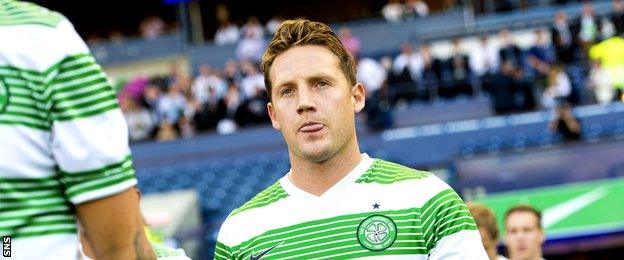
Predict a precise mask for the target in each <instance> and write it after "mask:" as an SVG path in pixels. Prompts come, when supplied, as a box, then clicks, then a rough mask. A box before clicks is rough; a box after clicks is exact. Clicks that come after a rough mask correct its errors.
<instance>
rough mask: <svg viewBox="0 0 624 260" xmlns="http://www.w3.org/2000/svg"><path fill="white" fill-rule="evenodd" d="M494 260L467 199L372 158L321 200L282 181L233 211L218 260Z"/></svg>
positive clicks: (439, 182)
mask: <svg viewBox="0 0 624 260" xmlns="http://www.w3.org/2000/svg"><path fill="white" fill-rule="evenodd" d="M365 257H375V259H378V258H379V259H487V255H486V253H485V250H484V249H483V245H482V244H481V238H480V235H479V232H478V230H477V226H476V225H475V223H474V220H473V219H472V216H471V215H470V212H469V211H468V209H467V208H466V205H465V204H464V202H463V201H462V200H461V198H460V197H459V196H458V195H457V193H455V191H453V189H451V187H449V186H448V185H447V184H446V183H444V182H443V181H442V180H440V179H439V178H437V177H436V176H434V175H433V174H430V173H427V172H422V171H416V170H413V169H410V168H407V167H405V166H402V165H398V164H395V163H391V162H387V161H384V160H379V159H371V158H370V157H368V156H367V155H366V154H364V155H363V156H362V160H361V162H360V163H359V164H358V165H357V166H356V167H355V168H354V169H353V170H352V171H351V172H350V173H349V174H348V175H347V176H345V177H344V178H343V179H342V180H340V181H339V182H338V183H337V184H336V185H334V186H333V187H332V188H330V189H329V190H328V191H327V192H325V193H324V194H323V195H321V196H318V197H317V196H314V195H312V194H309V193H307V192H305V191H303V190H301V189H299V188H297V187H296V186H295V185H293V184H292V182H290V180H289V179H288V177H287V176H284V177H283V178H281V179H280V180H279V181H278V182H277V183H275V184H273V185H272V186H270V187H269V188H267V189H266V190H264V191H262V192H260V193H259V194H258V195H256V196H255V197H254V198H253V199H251V200H250V201H249V202H247V203H246V204H244V205H243V206H241V207H240V208H238V209H236V210H234V211H232V213H231V214H230V215H229V216H228V218H227V219H226V220H225V222H224V223H223V225H222V227H221V230H220V231H219V236H218V242H217V245H216V248H215V259H354V258H365Z"/></svg>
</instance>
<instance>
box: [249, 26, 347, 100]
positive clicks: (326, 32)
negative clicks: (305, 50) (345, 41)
mask: <svg viewBox="0 0 624 260" xmlns="http://www.w3.org/2000/svg"><path fill="white" fill-rule="evenodd" d="M304 45H316V46H321V47H325V48H327V49H328V50H329V51H331V52H332V53H334V55H336V58H338V62H339V66H340V69H341V70H342V72H343V74H344V75H345V78H347V80H348V82H349V84H351V85H355V83H356V80H355V70H356V69H355V61H354V60H353V57H351V55H350V54H349V53H348V52H347V50H346V49H345V47H344V45H342V43H341V42H340V39H339V38H338V36H336V34H335V33H334V32H333V31H332V30H331V28H329V26H327V25H326V24H324V23H320V22H312V21H309V20H305V19H296V20H287V21H284V22H283V23H282V24H281V25H280V27H279V28H278V29H277V32H275V35H274V36H273V39H272V40H271V43H269V46H268V47H267V49H266V51H265V52H264V55H263V56H262V64H261V65H260V67H261V68H262V72H263V73H264V84H265V86H266V89H267V92H268V95H269V98H271V87H272V86H271V79H270V77H269V72H270V70H271V66H273V62H274V61H275V58H276V57H277V56H278V55H280V54H282V53H284V52H286V51H287V50H288V49H290V48H292V47H295V46H304Z"/></svg>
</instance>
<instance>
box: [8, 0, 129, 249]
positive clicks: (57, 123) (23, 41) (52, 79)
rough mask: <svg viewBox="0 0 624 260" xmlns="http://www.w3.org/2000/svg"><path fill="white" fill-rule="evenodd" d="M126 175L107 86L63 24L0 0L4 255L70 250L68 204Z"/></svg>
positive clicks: (54, 16)
mask: <svg viewBox="0 0 624 260" xmlns="http://www.w3.org/2000/svg"><path fill="white" fill-rule="evenodd" d="M135 185H136V179H135V177H134V169H133V165H132V158H131V155H130V149H129V148H128V134H127V127H126V123H125V121H124V119H123V116H122V114H121V111H120V110H119V106H118V103H117V97H116V93H115V91H114V89H113V88H112V87H111V85H110V84H109V82H108V81H107V78H106V76H105V75H104V73H103V72H102V69H101V67H100V66H99V65H98V64H97V63H96V61H95V59H94V58H93V56H92V55H91V54H90V52H89V49H88V48H87V46H86V45H85V43H84V41H83V40H82V39H81V38H80V36H79V35H78V34H77V33H76V31H75V29H74V27H73V26H72V24H71V23H70V22H69V21H68V20H67V19H66V18H65V17H63V16H62V15H61V14H59V13H56V12H52V11H49V10H47V9H45V8H42V7H40V6H37V5H35V4H32V3H25V2H19V1H11V0H0V236H11V237H12V248H11V253H12V255H11V259H76V258H77V257H78V236H77V228H76V217H75V213H74V207H73V205H75V204H80V203H83V202H86V201H90V200H95V199H99V198H103V197H107V196H110V195H113V194H116V193H119V192H122V191H124V190H127V189H128V188H131V187H132V186H135ZM104 221H105V220H104Z"/></svg>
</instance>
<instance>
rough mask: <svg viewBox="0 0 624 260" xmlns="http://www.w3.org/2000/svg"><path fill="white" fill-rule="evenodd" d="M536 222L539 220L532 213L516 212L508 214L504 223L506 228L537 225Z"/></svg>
mask: <svg viewBox="0 0 624 260" xmlns="http://www.w3.org/2000/svg"><path fill="white" fill-rule="evenodd" d="M512 220H513V221H512ZM538 221H539V219H538V218H537V216H536V215H535V214H533V213H532V212H528V211H516V212H513V213H511V214H509V216H508V217H507V220H506V221H505V223H506V225H507V226H520V225H524V224H537V222H538Z"/></svg>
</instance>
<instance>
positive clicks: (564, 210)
mask: <svg viewBox="0 0 624 260" xmlns="http://www.w3.org/2000/svg"><path fill="white" fill-rule="evenodd" d="M608 193H609V192H608V191H607V189H605V188H604V187H599V188H597V189H594V190H592V191H590V192H587V193H584V194H582V195H579V196H577V197H575V198H573V199H570V200H567V201H565V202H562V203H559V204H557V205H554V206H551V207H549V208H547V209H545V210H544V211H543V217H542V226H544V228H548V227H550V226H552V225H554V224H557V223H558V222H559V221H561V220H563V219H565V218H567V217H569V216H571V215H572V214H574V213H576V212H578V211H579V210H581V209H583V208H584V207H587V206H589V205H590V204H592V203H594V202H595V201H597V200H599V199H601V198H602V197H604V196H606V195H607V194H608Z"/></svg>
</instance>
